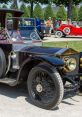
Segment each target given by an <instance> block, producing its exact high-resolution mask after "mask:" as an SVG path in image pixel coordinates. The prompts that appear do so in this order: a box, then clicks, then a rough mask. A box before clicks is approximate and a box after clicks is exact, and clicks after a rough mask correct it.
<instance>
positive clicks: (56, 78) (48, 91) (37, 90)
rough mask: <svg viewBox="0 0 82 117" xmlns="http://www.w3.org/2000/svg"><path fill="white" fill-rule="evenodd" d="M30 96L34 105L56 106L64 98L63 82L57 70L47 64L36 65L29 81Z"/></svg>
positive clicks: (45, 107)
mask: <svg viewBox="0 0 82 117" xmlns="http://www.w3.org/2000/svg"><path fill="white" fill-rule="evenodd" d="M27 86H28V92H29V96H30V98H31V100H32V102H33V103H34V105H36V106H38V107H41V108H44V109H53V108H56V107H57V106H58V105H59V103H60V102H61V101H62V98H63V92H64V88H63V82H62V79H61V77H60V75H59V73H58V72H57V71H56V70H54V71H53V70H52V69H51V68H49V67H48V66H46V65H39V66H36V67H34V68H33V69H32V70H31V71H30V73H29V76H28V81H27Z"/></svg>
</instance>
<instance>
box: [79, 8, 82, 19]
mask: <svg viewBox="0 0 82 117" xmlns="http://www.w3.org/2000/svg"><path fill="white" fill-rule="evenodd" d="M78 20H79V21H82V6H81V7H80V9H79V11H78Z"/></svg>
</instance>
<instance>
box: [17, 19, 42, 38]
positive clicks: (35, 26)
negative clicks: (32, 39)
mask: <svg viewBox="0 0 82 117" xmlns="http://www.w3.org/2000/svg"><path fill="white" fill-rule="evenodd" d="M20 22H21V23H20V24H19V28H20V30H27V31H28V32H29V31H33V30H35V31H36V33H37V34H38V35H39V37H40V38H41V39H42V40H43V38H44V33H43V31H42V24H41V22H42V21H41V19H35V18H24V17H22V18H20Z"/></svg>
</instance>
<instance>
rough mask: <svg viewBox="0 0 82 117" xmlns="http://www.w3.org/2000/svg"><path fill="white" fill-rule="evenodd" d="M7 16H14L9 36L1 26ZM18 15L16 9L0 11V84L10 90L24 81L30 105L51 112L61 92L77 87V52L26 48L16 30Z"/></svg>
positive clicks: (66, 49) (61, 49)
mask: <svg viewBox="0 0 82 117" xmlns="http://www.w3.org/2000/svg"><path fill="white" fill-rule="evenodd" d="M7 13H11V14H14V17H15V19H14V21H13V30H14V32H13V34H12V33H11V30H10V31H8V29H7V28H6V25H5V20H6V15H7ZM3 14H4V15H3ZM22 14H23V13H22V12H21V11H17V10H7V9H0V17H1V19H0V23H1V30H0V83H4V84H7V85H9V86H12V87H13V86H16V85H19V84H21V83H24V82H25V83H26V85H27V88H28V94H29V97H30V99H31V101H32V103H33V104H34V105H36V106H38V107H41V108H44V109H54V108H56V107H57V106H58V105H59V104H60V102H61V101H62V99H63V96H64V94H65V93H67V92H69V93H70V91H74V92H75V91H77V90H78V88H79V87H80V84H79V82H80V77H79V76H80V75H81V73H79V69H80V68H82V67H81V66H80V67H79V62H81V61H79V55H80V53H78V52H77V51H75V50H73V49H71V48H60V47H59V48H56V47H52V48H49V47H38V46H33V45H30V46H28V45H27V44H26V43H25V42H24V40H23V39H22V38H21V37H20V34H19V30H18V27H17V24H18V18H19V17H20V16H21V15H22ZM16 17H17V18H16ZM16 30H17V32H16ZM11 35H13V36H14V37H13V38H12V36H11ZM32 37H33V36H32ZM67 82H68V83H67Z"/></svg>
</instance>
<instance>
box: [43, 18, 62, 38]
mask: <svg viewBox="0 0 82 117" xmlns="http://www.w3.org/2000/svg"><path fill="white" fill-rule="evenodd" d="M61 23H62V21H61V20H59V19H58V20H57V19H52V18H51V17H49V18H48V20H46V21H45V25H46V29H45V31H46V36H51V33H52V32H53V31H54V29H55V28H58V27H59V26H60V25H61Z"/></svg>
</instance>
